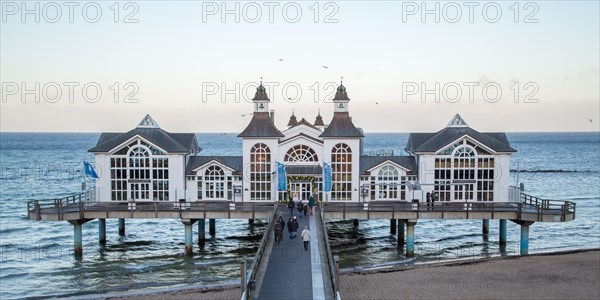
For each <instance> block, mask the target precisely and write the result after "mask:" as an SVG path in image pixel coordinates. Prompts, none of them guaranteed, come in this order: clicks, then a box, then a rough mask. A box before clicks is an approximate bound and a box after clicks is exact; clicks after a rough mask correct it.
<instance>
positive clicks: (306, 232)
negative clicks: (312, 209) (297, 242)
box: [301, 226, 310, 251]
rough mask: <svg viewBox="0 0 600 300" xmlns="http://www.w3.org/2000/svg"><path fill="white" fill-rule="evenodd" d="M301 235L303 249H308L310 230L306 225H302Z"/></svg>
mask: <svg viewBox="0 0 600 300" xmlns="http://www.w3.org/2000/svg"><path fill="white" fill-rule="evenodd" d="M301 236H302V241H303V242H304V250H306V251H308V244H309V243H310V230H308V226H304V230H302V234H301Z"/></svg>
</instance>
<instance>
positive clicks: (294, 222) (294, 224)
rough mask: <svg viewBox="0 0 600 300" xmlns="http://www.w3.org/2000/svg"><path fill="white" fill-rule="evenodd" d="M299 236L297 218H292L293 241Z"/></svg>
mask: <svg viewBox="0 0 600 300" xmlns="http://www.w3.org/2000/svg"><path fill="white" fill-rule="evenodd" d="M297 236H298V220H297V219H296V217H293V218H292V239H294V238H296V237H297Z"/></svg>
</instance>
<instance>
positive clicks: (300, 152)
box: [283, 145, 318, 162]
mask: <svg viewBox="0 0 600 300" xmlns="http://www.w3.org/2000/svg"><path fill="white" fill-rule="evenodd" d="M283 160H284V161H295V162H310V161H318V158H317V153H316V152H315V150H313V149H312V148H311V147H309V146H306V145H296V146H294V147H292V148H290V150H288V152H287V153H286V154H285V157H284V158H283Z"/></svg>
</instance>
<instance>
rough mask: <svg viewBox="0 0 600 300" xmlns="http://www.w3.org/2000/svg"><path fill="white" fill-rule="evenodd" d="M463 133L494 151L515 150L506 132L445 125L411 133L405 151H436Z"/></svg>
mask: <svg viewBox="0 0 600 300" xmlns="http://www.w3.org/2000/svg"><path fill="white" fill-rule="evenodd" d="M465 135H468V136H470V137H471V138H473V139H474V140H476V141H477V142H479V143H481V144H483V145H485V146H486V147H488V148H490V149H492V150H493V151H495V152H517V150H515V149H513V148H511V147H510V144H509V142H508V139H507V138H506V134H504V133H502V132H495V133H481V132H479V131H477V130H474V129H472V128H470V127H446V128H444V129H442V130H440V131H438V132H436V133H411V134H410V135H409V136H408V142H407V144H406V151H408V152H410V153H418V152H437V151H439V150H441V149H442V148H443V147H445V146H447V145H448V144H450V143H452V142H453V141H455V140H457V139H459V138H461V137H462V136H465Z"/></svg>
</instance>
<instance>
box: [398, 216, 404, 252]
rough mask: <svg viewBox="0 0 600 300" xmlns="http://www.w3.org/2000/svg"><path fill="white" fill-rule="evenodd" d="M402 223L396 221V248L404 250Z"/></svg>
mask: <svg viewBox="0 0 600 300" xmlns="http://www.w3.org/2000/svg"><path fill="white" fill-rule="evenodd" d="M404 221H405V220H402V219H398V248H400V249H402V248H404Z"/></svg>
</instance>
